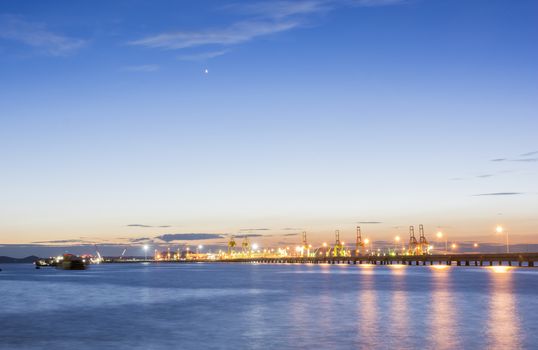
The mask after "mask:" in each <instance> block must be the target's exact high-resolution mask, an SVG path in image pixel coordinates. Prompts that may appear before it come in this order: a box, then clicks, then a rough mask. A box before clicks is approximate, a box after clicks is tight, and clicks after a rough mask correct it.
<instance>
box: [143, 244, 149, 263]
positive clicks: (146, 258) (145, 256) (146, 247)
mask: <svg viewBox="0 0 538 350" xmlns="http://www.w3.org/2000/svg"><path fill="white" fill-rule="evenodd" d="M148 249H149V246H148V245H147V244H144V260H148Z"/></svg>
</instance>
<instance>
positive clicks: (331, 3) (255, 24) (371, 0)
mask: <svg viewBox="0 0 538 350" xmlns="http://www.w3.org/2000/svg"><path fill="white" fill-rule="evenodd" d="M402 2H403V1H401V0H356V1H346V0H343V1H342V0H305V1H273V2H257V3H250V4H246V5H245V4H232V5H228V6H226V7H225V9H230V10H232V11H233V12H235V13H237V14H242V15H246V16H247V17H248V18H246V19H244V20H241V21H237V22H234V23H231V24H229V25H228V26H226V27H223V28H205V29H200V30H196V31H167V32H162V33H157V34H154V35H149V36H146V37H143V38H140V39H136V40H132V41H129V42H128V43H127V44H128V45H132V46H143V47H147V48H158V49H164V50H180V49H187V48H193V47H200V46H210V45H217V46H232V45H237V44H241V43H246V42H249V41H252V40H254V39H257V38H260V37H264V36H269V35H273V34H278V33H282V32H286V31H289V30H292V29H296V28H298V27H302V26H304V25H306V24H307V23H308V20H307V19H308V17H309V16H312V15H314V14H321V13H326V12H329V11H332V10H334V9H336V8H338V7H358V6H362V7H372V6H386V5H393V4H397V3H402ZM217 52H218V51H217ZM201 55H202V54H201ZM191 56H196V55H191ZM185 57H187V58H188V57H189V55H186V56H185ZM214 57H216V56H214ZM207 58H211V57H207ZM180 59H181V57H180Z"/></svg>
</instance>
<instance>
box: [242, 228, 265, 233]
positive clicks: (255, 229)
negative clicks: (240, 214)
mask: <svg viewBox="0 0 538 350" xmlns="http://www.w3.org/2000/svg"><path fill="white" fill-rule="evenodd" d="M269 230H270V228H266V227H262V228H242V229H240V230H239V231H241V232H244V231H269Z"/></svg>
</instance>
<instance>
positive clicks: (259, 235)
mask: <svg viewBox="0 0 538 350" xmlns="http://www.w3.org/2000/svg"><path fill="white" fill-rule="evenodd" d="M235 237H236V238H245V237H267V236H265V235H262V234H259V233H248V234H244V235H236V236H235Z"/></svg>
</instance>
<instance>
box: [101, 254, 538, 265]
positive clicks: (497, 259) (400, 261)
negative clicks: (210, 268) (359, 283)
mask: <svg viewBox="0 0 538 350" xmlns="http://www.w3.org/2000/svg"><path fill="white" fill-rule="evenodd" d="M105 262H112V263H114V262H120V263H124V262H138V261H137V260H121V259H108V260H105ZM170 262H172V263H173V262H176V263H198V262H207V263H258V264H350V265H351V264H353V265H357V264H359V265H362V264H370V265H414V266H417V265H422V266H425V265H448V266H514V267H535V266H538V253H503V254H481V253H469V254H465V253H463V254H446V255H445V254H436V255H433V254H432V255H386V256H383V255H361V256H330V255H329V256H324V257H300V256H297V257H244V258H230V259H217V260H208V259H196V260H194V259H193V260H179V261H170Z"/></svg>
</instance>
